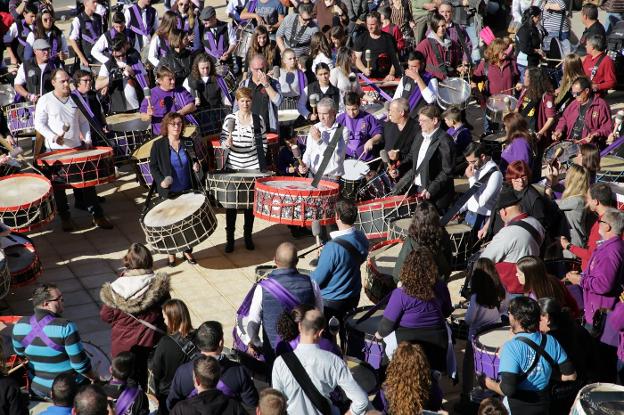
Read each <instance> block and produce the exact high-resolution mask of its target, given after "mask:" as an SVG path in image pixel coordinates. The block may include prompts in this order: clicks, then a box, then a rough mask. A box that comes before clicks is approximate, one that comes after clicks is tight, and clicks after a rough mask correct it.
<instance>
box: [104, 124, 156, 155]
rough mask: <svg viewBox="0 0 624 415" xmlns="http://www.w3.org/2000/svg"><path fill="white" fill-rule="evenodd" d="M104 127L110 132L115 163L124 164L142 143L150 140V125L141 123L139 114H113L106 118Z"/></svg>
mask: <svg viewBox="0 0 624 415" xmlns="http://www.w3.org/2000/svg"><path fill="white" fill-rule="evenodd" d="M106 125H108V128H109V129H110V130H111V136H110V138H109V140H111V141H112V143H111V144H112V145H113V150H114V151H115V163H125V162H127V161H129V160H130V156H131V155H132V153H134V151H135V150H137V149H138V148H139V147H140V146H141V145H142V144H143V143H145V142H146V141H149V140H150V139H151V138H152V125H151V123H150V122H149V121H143V120H142V119H141V114H139V113H132V114H115V115H111V116H109V117H106Z"/></svg>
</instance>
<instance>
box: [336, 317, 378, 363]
mask: <svg viewBox="0 0 624 415" xmlns="http://www.w3.org/2000/svg"><path fill="white" fill-rule="evenodd" d="M371 308H372V306H365V307H358V308H356V309H355V310H354V311H353V312H352V313H349V314H347V315H346V316H345V329H346V333H347V336H346V337H347V351H346V353H345V354H346V355H347V356H353V357H355V358H357V359H360V360H363V361H365V362H366V363H368V364H369V365H371V367H373V368H374V369H379V368H380V367H381V366H382V362H383V359H384V356H385V347H384V343H383V342H382V341H379V340H377V339H376V338H375V333H374V332H373V333H364V332H362V331H360V330H359V329H358V328H357V327H355V325H354V322H355V320H354V315H356V314H358V313H361V312H366V311H369V310H370V309H371ZM371 318H375V317H371Z"/></svg>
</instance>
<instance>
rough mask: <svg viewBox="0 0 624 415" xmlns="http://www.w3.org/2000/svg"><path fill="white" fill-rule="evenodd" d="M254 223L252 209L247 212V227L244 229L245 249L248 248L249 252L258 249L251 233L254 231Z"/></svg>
mask: <svg viewBox="0 0 624 415" xmlns="http://www.w3.org/2000/svg"><path fill="white" fill-rule="evenodd" d="M253 222H254V216H253V211H252V210H251V209H246V210H245V226H244V227H243V231H244V235H245V248H247V250H248V251H253V250H254V249H256V246H255V245H254V243H253V240H252V239H251V233H252V231H253Z"/></svg>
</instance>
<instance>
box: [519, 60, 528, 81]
mask: <svg viewBox="0 0 624 415" xmlns="http://www.w3.org/2000/svg"><path fill="white" fill-rule="evenodd" d="M526 70H527V67H526V66H524V65H520V64H518V73H520V81H518V82H520V83H523V82H524V73H525V72H526Z"/></svg>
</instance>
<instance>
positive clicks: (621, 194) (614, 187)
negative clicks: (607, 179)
mask: <svg viewBox="0 0 624 415" xmlns="http://www.w3.org/2000/svg"><path fill="white" fill-rule="evenodd" d="M609 186H610V187H611V191H612V192H613V196H614V197H615V203H616V206H617V208H618V209H620V210H624V184H622V183H609Z"/></svg>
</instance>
